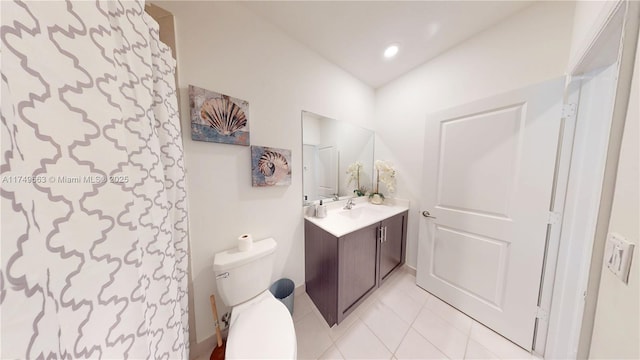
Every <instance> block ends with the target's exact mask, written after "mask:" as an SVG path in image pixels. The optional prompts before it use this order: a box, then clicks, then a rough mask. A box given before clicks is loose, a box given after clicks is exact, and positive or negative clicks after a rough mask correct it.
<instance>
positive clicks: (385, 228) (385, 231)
mask: <svg viewBox="0 0 640 360" xmlns="http://www.w3.org/2000/svg"><path fill="white" fill-rule="evenodd" d="M384 242H387V227H386V226H385V227H384Z"/></svg>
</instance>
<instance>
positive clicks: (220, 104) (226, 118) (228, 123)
mask: <svg viewBox="0 0 640 360" xmlns="http://www.w3.org/2000/svg"><path fill="white" fill-rule="evenodd" d="M189 107H190V110H191V139H193V140H197V141H211V142H217V143H224V144H234V145H245V146H248V145H249V102H247V101H245V100H240V99H237V98H234V97H231V96H229V95H224V94H220V93H217V92H215V91H209V90H205V89H202V88H199V87H197V86H193V85H189Z"/></svg>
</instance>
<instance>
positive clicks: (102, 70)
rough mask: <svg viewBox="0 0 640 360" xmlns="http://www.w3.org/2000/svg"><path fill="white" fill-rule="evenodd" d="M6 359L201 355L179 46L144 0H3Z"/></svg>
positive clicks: (0, 283)
mask: <svg viewBox="0 0 640 360" xmlns="http://www.w3.org/2000/svg"><path fill="white" fill-rule="evenodd" d="M0 3H1V4H0V6H2V15H1V16H2V22H1V26H2V28H1V29H2V35H1V41H0V43H1V46H2V47H1V48H0V51H1V55H2V56H1V59H2V60H1V61H2V62H1V65H0V66H1V73H2V79H1V80H2V88H1V91H2V93H1V101H2V108H1V116H2V117H1V120H2V124H1V127H2V131H1V133H2V138H1V153H0V156H1V160H0V161H1V163H0V176H1V179H0V181H1V183H0V195H1V213H0V215H1V222H0V224H1V225H0V226H1V229H0V232H1V236H2V242H1V261H2V268H1V273H0V306H1V308H0V324H1V329H0V332H1V335H0V337H1V338H0V346H1V349H0V358H2V359H9V358H16V359H23V358H24V359H36V358H42V359H52V358H53V359H72V358H73V359H75V358H92V359H98V358H100V359H123V358H130V359H187V358H188V352H189V349H188V339H189V336H188V325H187V324H188V315H187V313H188V309H187V304H188V302H187V276H188V275H187V266H188V265H187V264H188V233H187V210H186V209H187V204H186V201H187V197H186V191H185V169H184V158H183V147H182V140H181V132H180V121H179V118H178V104H177V99H176V89H175V81H174V72H175V61H174V60H173V58H172V57H171V51H170V49H169V48H168V47H167V46H166V45H164V44H162V43H161V42H160V41H159V39H158V25H157V23H156V22H155V21H154V20H153V19H151V17H150V16H148V15H147V14H146V13H145V12H144V1H113V0H106V1H66V2H65V1H11V2H9V1H1V2H0Z"/></svg>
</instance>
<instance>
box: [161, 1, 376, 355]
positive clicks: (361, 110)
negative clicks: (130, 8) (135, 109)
mask: <svg viewBox="0 0 640 360" xmlns="http://www.w3.org/2000/svg"><path fill="white" fill-rule="evenodd" d="M159 5H160V6H161V7H163V8H165V9H167V10H168V11H170V12H172V13H173V15H174V17H175V25H176V35H177V41H176V43H177V49H178V54H177V58H178V69H179V87H180V97H181V114H182V120H183V121H182V126H183V130H184V131H183V140H184V146H185V158H186V168H187V171H188V173H187V178H188V186H189V187H188V196H189V224H190V237H191V266H192V280H193V296H194V304H195V309H194V310H195V319H196V323H195V329H192V331H193V330H195V332H196V340H197V342H202V341H203V340H205V339H207V338H208V337H209V336H211V335H212V334H213V331H214V328H213V321H212V320H211V318H212V317H211V310H210V306H209V300H208V299H209V294H211V293H215V280H214V274H213V271H212V267H211V266H212V263H213V256H214V253H216V252H219V251H221V250H224V249H227V248H231V247H233V246H235V245H236V242H235V239H236V238H237V237H238V235H240V234H241V233H245V232H249V233H252V234H253V236H254V238H256V239H262V238H266V237H273V238H275V239H276V241H277V242H278V251H277V254H276V256H277V260H276V261H277V265H276V268H275V273H274V276H273V277H274V279H277V278H279V277H282V276H284V277H289V278H291V279H293V280H294V281H295V282H296V285H301V284H303V283H304V251H303V244H304V242H303V220H302V216H301V215H302V159H301V155H302V138H301V126H300V118H301V111H302V110H303V109H304V110H308V111H312V112H315V113H318V114H323V115H325V116H328V117H331V118H334V119H340V120H344V121H350V122H353V123H356V124H359V125H361V126H365V127H371V124H370V121H371V119H372V118H373V108H374V105H373V102H374V93H373V90H371V89H370V88H369V87H368V86H366V85H364V84H362V83H361V82H359V81H358V80H356V79H355V78H353V77H352V76H350V75H348V74H347V73H345V72H344V71H342V70H341V69H339V68H338V67H336V66H334V65H332V64H330V63H328V62H327V61H325V60H323V59H321V58H320V57H319V56H318V55H316V54H315V53H313V52H311V51H309V50H307V49H306V48H305V47H303V46H302V45H300V44H298V43H297V42H295V41H293V40H291V39H290V38H289V37H287V36H285V35H284V34H283V33H282V32H281V31H279V30H278V29H276V28H275V27H273V26H272V25H270V24H268V23H266V22H265V21H263V20H261V19H260V18H258V17H257V16H255V15H254V14H253V13H251V12H249V11H248V10H246V8H245V7H244V6H243V5H241V4H239V3H232V2H196V1H194V2H184V1H175V2H161V3H159ZM189 84H193V85H196V86H199V87H203V88H205V89H209V90H214V91H218V92H222V93H225V94H228V95H231V96H234V97H238V98H241V99H244V100H247V101H249V104H250V130H251V143H252V144H255V145H265V146H272V147H278V148H285V149H292V151H293V152H292V162H293V164H292V165H293V170H292V184H291V186H286V187H273V188H253V187H251V163H250V150H249V147H245V146H235V145H225V144H216V143H207V142H196V141H192V140H191V135H190V131H189V129H190V126H189V108H188V94H187V86H188V85H189ZM220 302H221V301H219V303H218V310H219V312H220V313H223V312H224V311H226V310H227V308H226V306H222V304H220Z"/></svg>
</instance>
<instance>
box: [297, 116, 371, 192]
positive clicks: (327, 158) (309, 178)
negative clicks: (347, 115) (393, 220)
mask: <svg viewBox="0 0 640 360" xmlns="http://www.w3.org/2000/svg"><path fill="white" fill-rule="evenodd" d="M373 150H374V132H373V131H371V130H368V129H364V128H361V127H359V126H356V125H353V124H350V123H348V122H345V121H338V120H335V119H330V118H327V117H324V116H321V115H318V114H314V113H312V112H309V111H302V170H303V177H302V182H303V192H304V193H303V197H302V198H303V200H304V201H305V203H310V202H313V201H317V200H331V199H334V200H335V199H338V198H341V197H352V196H357V194H356V192H354V191H355V190H356V189H358V176H356V174H354V176H353V178H352V176H351V175H350V173H349V172H348V170H349V167H350V166H351V167H352V169H353V164H355V163H356V162H358V163H360V164H361V165H362V167H361V169H360V171H359V188H360V190H362V193H366V192H367V191H371V188H372V184H373Z"/></svg>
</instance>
